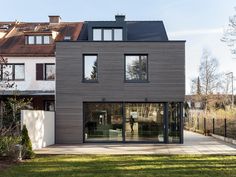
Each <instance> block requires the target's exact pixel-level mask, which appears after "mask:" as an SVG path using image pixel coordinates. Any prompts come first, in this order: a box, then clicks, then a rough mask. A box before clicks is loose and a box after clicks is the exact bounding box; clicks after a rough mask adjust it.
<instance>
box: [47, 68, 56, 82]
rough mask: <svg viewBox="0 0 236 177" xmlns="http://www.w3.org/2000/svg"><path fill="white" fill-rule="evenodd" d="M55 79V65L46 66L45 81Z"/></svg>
mask: <svg viewBox="0 0 236 177" xmlns="http://www.w3.org/2000/svg"><path fill="white" fill-rule="evenodd" d="M54 79H55V64H45V80H54Z"/></svg>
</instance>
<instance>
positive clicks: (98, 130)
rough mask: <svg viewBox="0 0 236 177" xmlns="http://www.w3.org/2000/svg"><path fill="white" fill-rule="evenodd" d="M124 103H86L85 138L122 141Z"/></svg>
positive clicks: (89, 139)
mask: <svg viewBox="0 0 236 177" xmlns="http://www.w3.org/2000/svg"><path fill="white" fill-rule="evenodd" d="M122 118H123V116H122V104H120V103H84V140H85V142H89V141H91V142H92V141H122V140H123V138H122V127H123V126H122V122H123V121H122Z"/></svg>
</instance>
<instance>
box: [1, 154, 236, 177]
mask: <svg viewBox="0 0 236 177" xmlns="http://www.w3.org/2000/svg"><path fill="white" fill-rule="evenodd" d="M36 176H37V177H38V176H39V177H54V176H61V177H67V176H70V177H71V176H82V177H83V176H91V177H96V176H99V177H113V176H122V177H123V176H135V177H140V176H145V177H148V176H166V177H186V176H191V177H205V176H213V177H224V176H225V177H233V176H235V177H236V156H209V155H208V156H200V155H184V156H176V155H173V156H157V155H156V156H155V155H123V156H122V155H54V156H38V157H37V158H35V159H33V160H29V161H26V162H22V163H20V164H18V165H13V166H12V167H10V168H8V169H5V170H3V171H0V177H36Z"/></svg>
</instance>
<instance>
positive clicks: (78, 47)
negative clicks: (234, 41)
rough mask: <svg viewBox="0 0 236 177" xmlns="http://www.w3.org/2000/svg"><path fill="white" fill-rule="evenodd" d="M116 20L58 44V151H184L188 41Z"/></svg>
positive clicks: (149, 24) (156, 26) (90, 25)
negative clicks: (134, 145)
mask: <svg viewBox="0 0 236 177" xmlns="http://www.w3.org/2000/svg"><path fill="white" fill-rule="evenodd" d="M115 18H116V20H115V21H87V22H85V23H84V24H83V27H82V30H81V33H80V35H79V38H78V40H77V41H73V42H72V41H63V42H57V43H56V65H57V67H56V73H57V77H56V127H55V128H56V143H83V142H153V143H183V122H182V117H183V102H184V98H185V41H172V40H168V37H167V34H166V31H165V27H164V24H163V22H162V21H125V16H123V15H117V16H116V17H115Z"/></svg>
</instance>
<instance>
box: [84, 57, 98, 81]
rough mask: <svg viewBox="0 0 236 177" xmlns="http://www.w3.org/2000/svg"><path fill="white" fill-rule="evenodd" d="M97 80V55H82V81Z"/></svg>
mask: <svg viewBox="0 0 236 177" xmlns="http://www.w3.org/2000/svg"><path fill="white" fill-rule="evenodd" d="M97 80H98V65H97V55H84V56H83V81H84V82H97Z"/></svg>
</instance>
